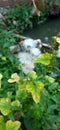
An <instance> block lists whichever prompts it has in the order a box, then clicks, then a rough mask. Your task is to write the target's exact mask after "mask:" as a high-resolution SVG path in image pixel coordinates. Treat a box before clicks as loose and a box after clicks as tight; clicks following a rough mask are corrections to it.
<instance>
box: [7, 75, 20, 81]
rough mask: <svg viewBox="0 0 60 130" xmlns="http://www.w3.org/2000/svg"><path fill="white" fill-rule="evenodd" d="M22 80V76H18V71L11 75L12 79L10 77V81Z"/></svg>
mask: <svg viewBox="0 0 60 130" xmlns="http://www.w3.org/2000/svg"><path fill="white" fill-rule="evenodd" d="M19 80H20V77H19V76H18V74H17V73H14V74H12V75H11V79H8V82H9V83H14V82H18V81H19Z"/></svg>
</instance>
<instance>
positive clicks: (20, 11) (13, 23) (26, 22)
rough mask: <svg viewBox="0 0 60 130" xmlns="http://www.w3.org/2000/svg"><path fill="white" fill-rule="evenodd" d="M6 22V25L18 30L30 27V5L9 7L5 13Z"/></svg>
mask: <svg viewBox="0 0 60 130" xmlns="http://www.w3.org/2000/svg"><path fill="white" fill-rule="evenodd" d="M6 22H7V25H8V27H10V28H12V29H15V30H16V31H17V30H19V32H22V31H23V30H25V29H27V28H28V27H32V15H31V7H30V6H24V5H17V6H16V7H15V8H12V9H10V10H9V11H8V13H7V15H6Z"/></svg>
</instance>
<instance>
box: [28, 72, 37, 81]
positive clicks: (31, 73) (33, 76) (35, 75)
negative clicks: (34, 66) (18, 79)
mask: <svg viewBox="0 0 60 130" xmlns="http://www.w3.org/2000/svg"><path fill="white" fill-rule="evenodd" d="M28 76H29V77H30V78H32V79H36V78H37V74H36V72H35V71H31V72H30V73H29V74H28Z"/></svg>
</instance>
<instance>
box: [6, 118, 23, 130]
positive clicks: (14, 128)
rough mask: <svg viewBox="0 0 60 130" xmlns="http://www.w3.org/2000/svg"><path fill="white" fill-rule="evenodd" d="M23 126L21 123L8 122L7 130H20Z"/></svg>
mask: <svg viewBox="0 0 60 130" xmlns="http://www.w3.org/2000/svg"><path fill="white" fill-rule="evenodd" d="M20 126H21V122H19V121H11V120H9V121H7V122H6V130H18V129H19V128H20Z"/></svg>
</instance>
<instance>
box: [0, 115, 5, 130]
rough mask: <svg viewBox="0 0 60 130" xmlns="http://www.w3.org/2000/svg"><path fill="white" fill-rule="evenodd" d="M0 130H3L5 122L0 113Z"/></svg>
mask: <svg viewBox="0 0 60 130" xmlns="http://www.w3.org/2000/svg"><path fill="white" fill-rule="evenodd" d="M0 130H5V122H4V117H3V116H2V115H0Z"/></svg>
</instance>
